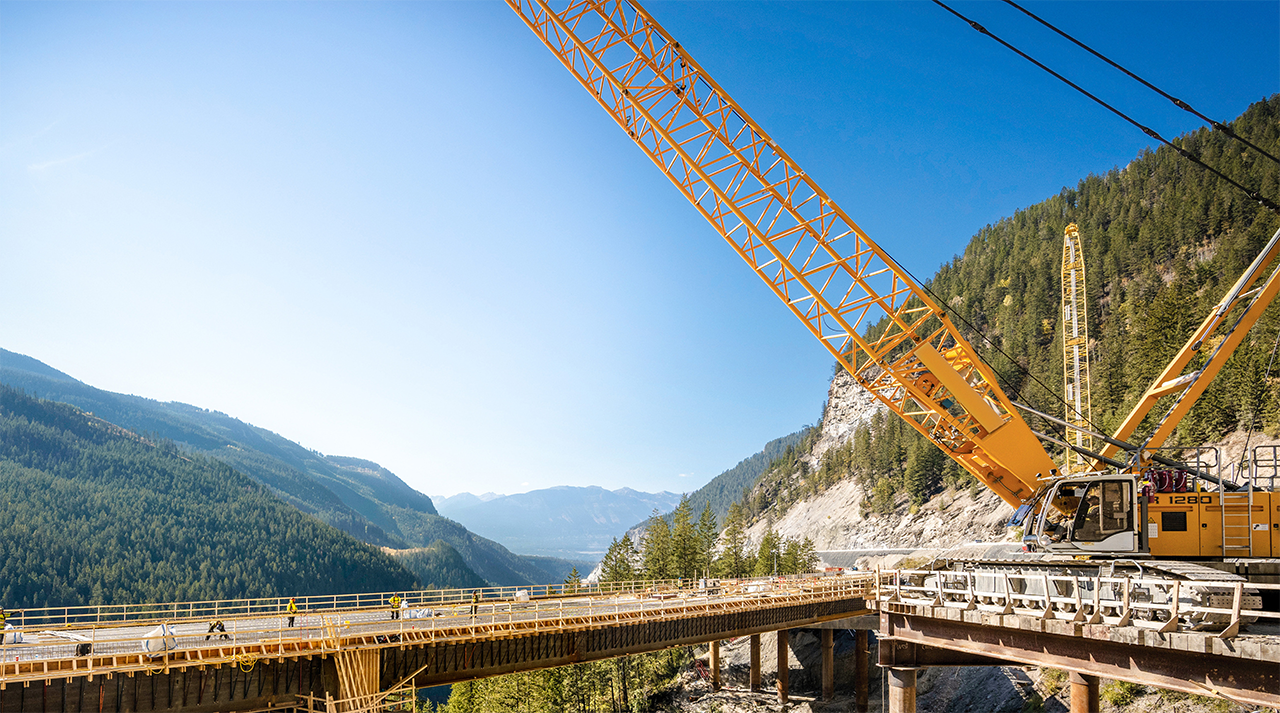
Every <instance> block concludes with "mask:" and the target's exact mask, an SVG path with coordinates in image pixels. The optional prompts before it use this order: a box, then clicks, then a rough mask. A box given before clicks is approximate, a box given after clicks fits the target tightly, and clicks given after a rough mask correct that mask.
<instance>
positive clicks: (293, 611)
mask: <svg viewBox="0 0 1280 713" xmlns="http://www.w3.org/2000/svg"><path fill="white" fill-rule="evenodd" d="M285 611H287V612H288V613H289V626H290V627H292V626H293V619H294V617H296V616H298V603H297V602H295V601H294V600H293V597H289V606H287V607H285Z"/></svg>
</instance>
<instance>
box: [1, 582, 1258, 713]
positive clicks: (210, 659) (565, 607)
mask: <svg viewBox="0 0 1280 713" xmlns="http://www.w3.org/2000/svg"><path fill="white" fill-rule="evenodd" d="M921 576H923V577H924V578H923V579H922V578H921ZM1031 576H1032V577H1033V578H1035V579H1036V580H1037V581H1040V580H1043V581H1040V584H1041V585H1042V586H1041V588H1039V589H1037V588H1036V587H1035V586H1028V585H1029V584H1033V583H1030V582H1027V581H1021V582H1020V581H1018V579H1019V578H1018V576H1012V577H1006V578H1004V579H1003V580H1002V581H1000V582H997V583H994V584H993V583H992V582H990V581H985V580H983V579H982V578H978V577H970V578H968V579H966V578H965V577H964V576H963V575H959V576H953V575H950V574H948V575H947V576H945V577H938V576H936V574H931V573H924V572H914V573H913V572H899V571H892V572H888V571H886V572H861V573H859V572H855V573H851V574H842V575H839V576H809V577H784V578H766V579H747V580H699V581H694V582H690V581H658V582H654V581H646V582H626V583H610V584H604V585H599V584H596V585H590V586H588V585H583V586H573V585H549V586H541V587H523V588H510V587H507V588H493V589H484V590H426V591H421V592H405V593H399V594H400V595H402V600H401V603H400V605H399V606H398V607H396V608H392V607H391V606H390V605H389V603H388V602H389V601H390V599H391V596H392V595H393V594H396V593H382V594H353V595H341V596H332V597H312V598H299V600H298V602H297V605H298V612H297V613H296V615H294V617H293V618H294V621H293V622H292V624H293V625H290V622H289V618H290V612H289V611H287V604H288V600H287V599H255V600H234V601H208V602H180V603H172V602H171V603H163V604H138V605H121V606H95V607H66V608H47V609H40V610H28V611H26V612H23V613H22V614H21V615H20V616H18V617H16V618H11V620H10V623H11V624H12V623H14V622H16V624H17V625H16V626H13V628H10V629H6V632H5V638H4V644H3V647H2V650H0V653H2V655H3V659H2V660H0V712H8V711H139V712H142V711H243V712H248V711H260V710H295V711H334V712H338V711H376V710H396V709H401V707H402V706H405V705H407V704H408V702H409V701H411V700H412V698H413V696H414V692H415V690H416V689H417V688H420V687H425V686H436V685H442V684H448V683H458V682H463V681H468V680H475V679H479V678H484V677H488V676H495V675H501V674H506V673H514V672H520V671H533V670H538V669H543V668H550V667H555V666H563V665H568V664H572V663H582V662H587V661H598V660H603V659H608V658H614V657H618V656H626V655H631V654H638V653H645V652H651V651H659V650H663V649H667V648H671V647H674V646H687V645H695V644H709V645H710V653H711V663H712V666H711V675H712V679H713V685H715V686H717V687H718V686H719V683H720V678H719V676H720V671H719V656H718V653H719V642H721V641H723V640H725V639H729V638H736V637H741V636H749V637H751V639H752V640H751V671H750V680H751V686H752V688H753V689H759V687H760V684H761V675H760V669H761V667H760V655H761V654H760V643H759V635H760V634H762V633H765V632H770V631H775V632H785V631H787V630H790V629H795V628H815V629H821V630H822V649H823V664H822V672H821V675H822V679H823V693H824V696H825V697H827V698H830V697H831V695H832V691H833V688H834V681H833V680H832V677H833V672H834V666H833V664H832V630H833V629H834V628H855V627H856V628H861V629H863V631H862V632H860V633H861V636H860V637H859V647H858V649H859V656H860V660H859V664H860V665H859V666H858V669H859V673H858V674H857V675H856V678H857V679H858V680H856V681H855V682H853V683H854V687H855V688H856V689H857V695H858V703H859V704H860V705H859V706H858V707H859V708H860V709H863V710H865V709H866V693H867V676H866V662H865V658H864V657H865V651H866V640H867V638H866V631H865V630H866V629H867V628H872V627H875V628H878V629H879V632H880V638H881V645H880V646H879V663H880V665H881V666H882V667H884V668H886V669H887V678H888V681H889V684H890V688H889V691H888V693H889V696H888V698H889V702H890V710H892V711H895V712H898V713H909V712H910V711H914V710H915V671H916V670H917V669H919V668H922V667H926V666H971V665H1010V664H1018V663H1022V664H1035V665H1048V666H1054V667H1057V668H1062V669H1065V670H1067V671H1069V672H1070V673H1071V675H1072V696H1073V698H1072V701H1073V705H1072V711H1073V712H1076V713H1083V711H1090V710H1097V705H1096V704H1097V690H1098V680H1099V677H1107V678H1116V679H1121V680H1129V681H1134V682H1138V683H1143V684H1147V685H1153V686H1159V687H1164V688H1170V689H1175V690H1180V691H1185V692H1191V693H1198V694H1202V695H1217V696H1221V697H1224V698H1227V699H1230V700H1234V701H1238V702H1242V703H1247V704H1250V705H1262V706H1270V707H1280V636H1276V635H1269V634H1275V633H1280V628H1278V627H1277V626H1275V625H1276V624H1278V623H1280V614H1276V613H1274V612H1266V611H1261V610H1251V609H1248V608H1245V607H1244V606H1243V604H1242V602H1243V598H1242V597H1239V596H1236V597H1234V601H1231V602H1227V603H1225V605H1224V606H1222V607H1215V608H1213V611H1198V610H1201V609H1208V608H1206V607H1198V606H1186V607H1183V608H1181V609H1179V606H1180V605H1179V603H1178V602H1180V601H1183V600H1184V599H1186V598H1185V597H1180V596H1179V595H1178V594H1177V593H1175V595H1174V596H1173V597H1172V598H1171V599H1170V600H1169V601H1170V603H1169V604H1164V605H1160V604H1153V603H1151V598H1150V597H1143V596H1140V593H1141V592H1144V591H1149V589H1150V588H1151V587H1153V586H1170V585H1169V583H1168V581H1166V580H1159V581H1153V582H1146V581H1142V580H1133V579H1129V578H1125V579H1123V580H1117V581H1115V582H1104V581H1097V582H1093V583H1085V582H1075V584H1076V585H1081V586H1076V587H1075V589H1074V591H1075V592H1076V595H1075V596H1074V597H1060V596H1055V595H1054V594H1053V592H1054V591H1056V589H1057V588H1056V587H1055V586H1053V585H1054V584H1055V583H1054V582H1051V581H1050V579H1051V578H1047V577H1046V576H1045V575H1031ZM1090 584H1092V585H1093V586H1091V587H1090V586H1088V585H1090ZM1180 586H1195V585H1185V584H1184V585H1180ZM1250 586H1254V585H1250ZM1258 586H1262V587H1264V588H1265V587H1268V586H1272V587H1276V588H1277V589H1280V585H1258ZM1082 591H1093V592H1096V593H1097V594H1096V595H1095V596H1094V597H1093V598H1092V599H1090V598H1088V597H1081V596H1080V594H1079V593H1080V592H1082ZM1104 591H1105V592H1107V594H1106V595H1105V596H1104V595H1103V594H1102V592H1104ZM1037 592H1039V593H1037ZM873 615H874V616H873ZM1197 615H1201V616H1200V619H1196V616H1197ZM1203 615H1213V616H1216V617H1218V618H1220V619H1221V620H1222V621H1223V622H1224V623H1225V626H1219V627H1217V628H1218V629H1219V630H1218V631H1197V630H1195V629H1196V627H1195V626H1184V625H1183V624H1182V623H1181V622H1191V621H1203V619H1204V617H1203ZM1255 632H1260V633H1255ZM777 639H778V641H779V642H780V643H779V644H778V652H777V654H778V660H779V662H785V661H786V660H787V659H786V646H787V643H786V642H787V641H788V637H787V636H781V635H780V636H778V637H777ZM775 685H776V688H777V692H778V695H779V697H780V698H781V699H782V700H786V698H787V696H788V694H789V691H788V687H789V686H788V674H787V667H786V665H785V663H784V665H782V666H780V667H779V669H778V675H777V680H776V682H775ZM1077 694H1078V695H1077ZM1077 697H1078V698H1079V703H1078V704H1077V702H1076V698H1077Z"/></svg>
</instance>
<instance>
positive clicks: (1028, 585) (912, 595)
mask: <svg viewBox="0 0 1280 713" xmlns="http://www.w3.org/2000/svg"><path fill="white" fill-rule="evenodd" d="M877 581H878V582H879V583H880V585H879V590H878V591H877V593H876V599H877V600H878V601H881V602H886V603H895V602H896V603H903V604H916V605H925V606H941V607H948V608H959V609H970V610H975V609H976V610H979V611H987V612H993V613H999V614H1019V615H1023V616H1033V617H1039V618H1044V619H1055V618H1066V619H1069V620H1071V621H1074V622H1077V623H1087V624H1109V625H1111V626H1137V627H1142V628H1148V629H1155V630H1158V631H1160V632H1165V633H1167V632H1175V631H1186V630H1195V631H1206V630H1218V633H1217V634H1216V635H1217V636H1218V637H1219V638H1232V637H1235V636H1236V635H1238V634H1239V633H1240V628H1241V627H1242V626H1246V625H1248V624H1250V623H1253V622H1255V621H1259V620H1271V621H1273V622H1280V613H1278V612H1273V611H1266V610H1264V609H1262V600H1261V597H1260V596H1258V594H1256V592H1258V591H1262V590H1271V591H1280V584H1256V583H1251V582H1230V581H1189V580H1173V579H1156V578H1143V577H1137V578H1134V577H1078V576H1071V575H1050V574H1042V573H1034V574H1017V573H1009V572H952V571H934V570H884V571H882V572H881V573H880V577H879V578H877Z"/></svg>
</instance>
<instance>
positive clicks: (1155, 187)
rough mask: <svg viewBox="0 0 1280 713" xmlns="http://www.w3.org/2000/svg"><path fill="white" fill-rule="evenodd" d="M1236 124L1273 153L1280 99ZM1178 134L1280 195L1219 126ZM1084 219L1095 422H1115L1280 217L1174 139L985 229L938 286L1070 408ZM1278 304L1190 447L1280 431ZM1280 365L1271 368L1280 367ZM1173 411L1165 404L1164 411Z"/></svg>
mask: <svg viewBox="0 0 1280 713" xmlns="http://www.w3.org/2000/svg"><path fill="white" fill-rule="evenodd" d="M1232 127H1233V129H1234V130H1235V131H1236V132H1238V133H1239V134H1240V135H1242V136H1244V137H1246V138H1248V139H1249V140H1250V141H1252V142H1253V143H1255V144H1257V145H1258V146H1260V147H1262V148H1263V149H1265V150H1267V151H1270V152H1271V153H1272V154H1273V155H1274V154H1275V153H1276V150H1277V148H1280V96H1273V97H1271V98H1269V99H1267V100H1265V101H1261V102H1258V103H1257V104H1254V105H1253V106H1251V107H1249V109H1248V110H1246V111H1245V113H1244V114H1243V115H1241V116H1240V117H1239V118H1238V119H1236V121H1234V122H1233V123H1232ZM1177 143H1179V144H1181V145H1182V146H1183V147H1184V148H1186V149H1188V150H1190V151H1192V152H1194V153H1195V154H1197V155H1199V156H1200V157H1201V158H1202V159H1203V160H1204V161H1205V162H1206V163H1208V164H1209V165H1212V166H1214V167H1215V168H1217V169H1218V170H1220V171H1222V172H1223V173H1225V174H1226V175H1228V176H1231V177H1232V178H1233V179H1234V180H1236V181H1239V182H1241V183H1243V184H1245V185H1247V186H1250V187H1253V188H1255V189H1257V190H1259V191H1260V192H1261V193H1262V194H1263V195H1265V196H1268V197H1270V198H1271V199H1272V200H1280V167H1278V166H1277V165H1276V164H1275V163H1274V162H1272V161H1270V160H1269V159H1266V158H1265V157H1261V156H1258V155H1257V153H1256V152H1253V151H1249V150H1247V149H1245V148H1244V146H1243V145H1242V144H1240V143H1238V142H1234V141H1231V140H1230V139H1228V138H1227V137H1225V136H1224V135H1222V134H1221V133H1220V132H1214V131H1211V130H1209V129H1202V130H1200V131H1196V132H1193V133H1191V134H1187V135H1185V136H1182V137H1180V138H1179V139H1177ZM1072 222H1074V223H1076V224H1077V226H1079V229H1080V236H1081V239H1082V241H1083V245H1084V251H1085V263H1086V272H1087V275H1088V292H1089V294H1088V305H1089V310H1090V311H1089V321H1090V324H1089V328H1090V335H1091V336H1092V337H1093V343H1092V344H1091V345H1090V356H1091V359H1092V360H1093V364H1094V365H1095V366H1094V368H1093V374H1092V376H1093V381H1092V394H1093V420H1094V421H1095V422H1096V423H1097V424H1098V425H1099V426H1100V427H1101V430H1103V431H1108V432H1109V431H1111V430H1113V429H1114V427H1115V426H1117V425H1118V424H1119V422H1120V421H1121V420H1122V419H1123V418H1124V416H1125V414H1126V413H1127V412H1128V411H1129V409H1130V408H1131V407H1132V405H1133V403H1134V402H1135V401H1136V400H1137V398H1138V397H1139V396H1140V395H1141V394H1142V392H1143V391H1144V390H1145V389H1146V388H1147V387H1148V386H1149V385H1150V383H1151V380H1152V379H1153V378H1154V377H1155V376H1156V375H1157V374H1158V373H1159V372H1160V370H1161V369H1162V368H1163V367H1164V365H1165V364H1166V363H1168V361H1169V360H1170V359H1171V358H1172V357H1173V355H1174V353H1175V352H1176V351H1177V350H1178V349H1179V348H1180V347H1181V346H1182V344H1183V343H1184V342H1185V340H1186V339H1187V337H1188V336H1189V335H1190V334H1191V332H1192V331H1193V330H1194V329H1195V328H1196V326H1198V325H1199V323H1200V321H1201V320H1202V319H1203V318H1204V317H1205V315H1206V314H1207V313H1208V311H1209V308H1210V307H1211V306H1212V305H1214V304H1215V303H1216V302H1217V301H1218V300H1219V299H1220V298H1221V297H1222V295H1223V294H1224V293H1225V292H1226V290H1227V288H1228V287H1229V286H1230V285H1231V283H1232V282H1234V281H1235V279H1236V278H1237V277H1238V276H1239V275H1240V273H1241V271H1242V270H1243V269H1244V268H1245V267H1246V266H1247V265H1248V264H1249V262H1250V261H1251V260H1253V258H1254V257H1255V256H1256V255H1257V254H1258V252H1259V250H1260V249H1261V248H1262V246H1263V245H1264V244H1265V243H1266V241H1267V240H1268V239H1269V238H1270V237H1271V235H1272V233H1274V232H1275V230H1276V228H1277V227H1280V218H1277V217H1276V216H1275V215H1273V214H1271V213H1270V212H1268V211H1266V210H1265V209H1263V208H1261V207H1259V206H1258V205H1257V204H1256V203H1255V202H1253V201H1252V200H1251V199H1249V198H1248V197H1247V196H1245V195H1244V194H1243V193H1242V192H1241V191H1239V190H1237V189H1235V188H1233V187H1231V186H1230V185H1228V184H1226V183H1225V182H1223V181H1221V180H1220V179H1218V178H1216V177H1214V176H1213V175H1211V174H1210V173H1208V172H1207V171H1205V170H1204V169H1201V168H1199V167H1198V166H1195V165H1193V164H1192V163H1191V162H1189V161H1187V160H1185V159H1183V158H1182V157H1180V156H1178V155H1177V154H1176V153H1174V151H1173V150H1172V149H1169V148H1167V147H1165V148H1160V149H1159V150H1157V151H1153V152H1151V151H1148V152H1144V153H1143V154H1142V155H1140V156H1138V157H1137V158H1135V159H1134V160H1133V161H1132V162H1131V163H1130V164H1129V165H1127V166H1125V167H1124V168H1117V169H1113V170H1111V171H1109V172H1107V173H1106V174H1104V175H1100V176H1099V175H1091V176H1089V177H1087V178H1085V179H1084V180H1082V181H1080V183H1079V184H1078V185H1077V186H1076V187H1075V188H1074V189H1063V190H1062V192H1061V193H1059V194H1058V195H1057V196H1054V197H1052V198H1050V199H1048V200H1046V201H1043V202H1041V203H1038V204H1036V205H1034V206H1031V207H1029V208H1027V209H1025V210H1022V211H1018V212H1017V213H1016V214H1015V215H1014V216H1013V217H1012V218H1008V219H1005V220H1001V221H1000V222H998V223H996V224H995V225H992V226H988V227H986V228H984V229H983V230H981V231H979V233H978V234H977V235H976V236H974V238H973V240H972V241H971V242H970V243H969V245H968V247H967V248H966V249H965V251H964V254H963V255H960V256H957V257H956V258H955V259H954V260H952V261H951V262H950V263H948V264H946V265H943V266H942V268H941V269H940V270H939V271H938V273H937V274H936V275H935V276H934V278H933V280H932V281H931V287H932V289H933V291H934V292H935V293H936V294H937V295H938V296H939V297H940V298H941V299H943V300H944V301H946V303H947V305H948V306H950V307H951V308H952V309H954V310H955V313H956V314H957V315H958V316H961V317H963V318H964V319H966V320H968V321H969V322H970V323H972V324H973V325H974V327H976V329H977V331H978V332H979V333H981V335H982V336H981V337H977V336H976V335H971V338H972V340H973V342H974V344H975V346H977V347H978V349H979V350H980V351H982V353H983V356H984V357H985V358H986V359H987V361H988V363H990V364H991V365H992V366H993V367H995V368H996V370H997V371H998V372H999V373H1000V377H1001V379H1002V380H1003V381H1004V385H1005V386H1006V388H1007V389H1008V390H1009V391H1010V393H1012V394H1014V395H1016V396H1020V397H1021V398H1023V399H1028V400H1030V401H1031V402H1032V403H1034V404H1039V405H1040V406H1042V407H1043V408H1042V410H1046V411H1049V412H1051V413H1058V414H1060V413H1061V412H1062V407H1061V401H1060V400H1059V398H1058V397H1059V395H1060V394H1061V393H1062V334H1061V331H1062V330H1061V326H1060V322H1059V319H1060V311H1061V308H1060V306H1059V299H1060V289H1061V288H1060V286H1059V285H1060V278H1059V274H1060V264H1061V263H1060V261H1061V256H1062V233H1063V229H1064V228H1065V227H1066V225H1067V224H1068V223H1072ZM1258 284H1261V282H1259V283H1258ZM1278 314H1280V312H1278V311H1277V310H1276V309H1274V308H1273V309H1271V310H1270V311H1269V312H1268V313H1267V315H1266V317H1265V318H1264V319H1263V321H1262V322H1261V323H1260V324H1259V325H1258V326H1257V327H1255V328H1254V330H1253V333H1252V334H1251V335H1250V338H1249V339H1248V340H1246V342H1245V343H1244V344H1243V345H1242V346H1241V347H1240V349H1239V350H1238V351H1237V352H1236V355H1235V356H1234V357H1233V358H1232V359H1231V361H1230V363H1229V364H1228V366H1227V368H1226V370H1224V371H1223V373H1222V374H1221V375H1219V377H1218V379H1217V380H1216V381H1215V383H1214V385H1213V386H1212V387H1210V389H1209V391H1208V392H1207V393H1206V394H1205V395H1204V397H1203V398H1202V399H1201V401H1200V404H1199V405H1198V406H1197V407H1196V409H1195V410H1194V411H1193V412H1192V414H1191V415H1190V416H1189V417H1188V418H1187V419H1185V420H1184V421H1183V422H1182V425H1181V426H1180V428H1179V430H1178V438H1179V440H1180V441H1181V442H1182V443H1187V444H1189V443H1194V442H1199V441H1204V440H1213V439H1216V438H1218V437H1219V436H1221V435H1222V434H1223V433H1225V432H1227V431H1230V430H1233V429H1235V428H1247V427H1249V425H1250V424H1252V425H1254V426H1256V427H1266V428H1268V429H1275V428H1277V427H1280V419H1278V415H1277V410H1276V403H1277V400H1276V396H1277V394H1276V390H1275V389H1274V388H1273V387H1272V386H1271V385H1270V384H1269V383H1268V382H1266V381H1264V379H1263V376H1264V372H1265V370H1266V368H1267V365H1268V362H1269V360H1270V355H1271V352H1272V349H1273V344H1274V342H1275V336H1276V331H1277V326H1278V320H1277V315H1278ZM988 340H989V341H988ZM994 347H998V348H999V351H997V350H996V349H995V348H994ZM1001 352H1003V353H1001ZM1005 355H1007V356H1005ZM1276 373H1277V372H1276V370H1275V369H1274V367H1273V368H1272V371H1271V375H1272V376H1274V375H1275V374H1276ZM1037 382H1040V383H1043V384H1044V385H1045V386H1047V387H1048V388H1047V389H1046V388H1043V387H1041V386H1039V384H1038V383H1037ZM1163 411H1164V409H1163V407H1157V408H1156V409H1155V410H1154V411H1153V414H1156V413H1163Z"/></svg>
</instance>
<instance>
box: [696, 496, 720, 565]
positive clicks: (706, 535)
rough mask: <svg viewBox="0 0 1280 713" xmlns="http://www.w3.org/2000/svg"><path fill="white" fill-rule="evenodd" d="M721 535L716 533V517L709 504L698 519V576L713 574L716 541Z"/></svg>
mask: <svg viewBox="0 0 1280 713" xmlns="http://www.w3.org/2000/svg"><path fill="white" fill-rule="evenodd" d="M718 535H719V533H718V532H717V531H716V516H715V514H713V513H712V512H711V504H710V503H707V505H706V506H705V507H703V508H702V515H700V516H699V517H698V563H697V571H698V576H700V577H701V576H706V575H707V574H709V573H710V572H711V564H712V560H714V558H715V550H716V539H717V538H718Z"/></svg>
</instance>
